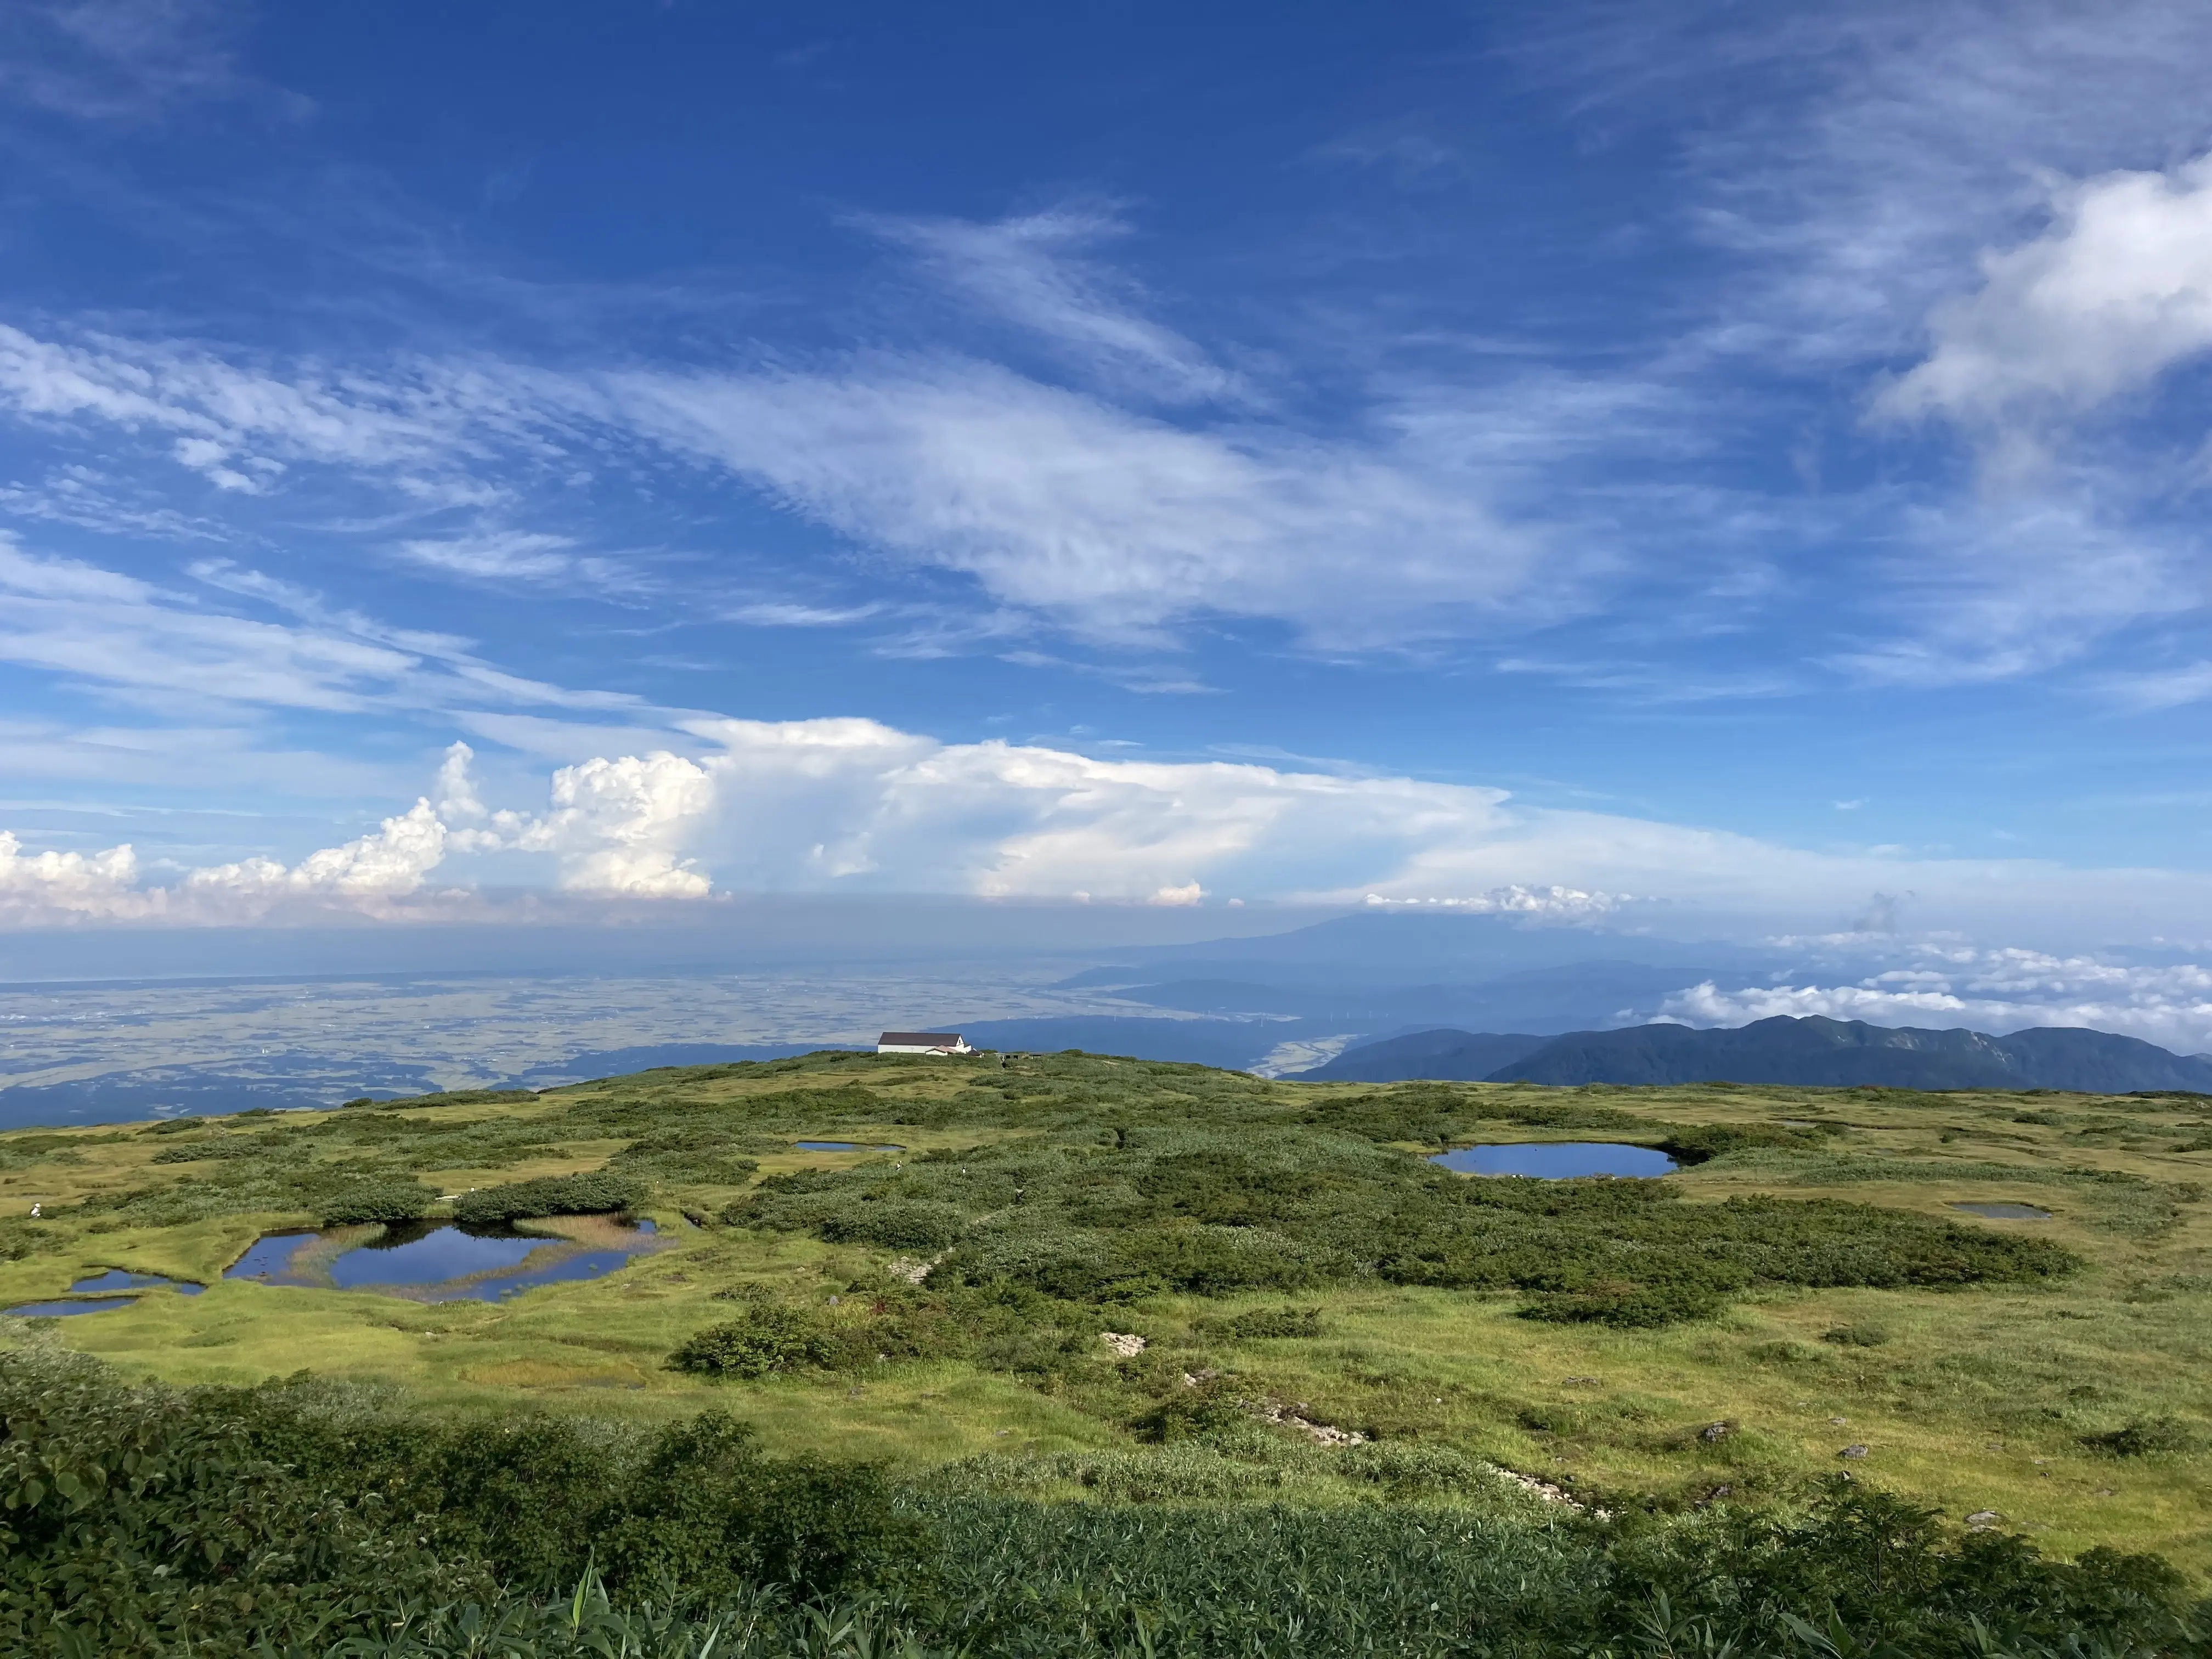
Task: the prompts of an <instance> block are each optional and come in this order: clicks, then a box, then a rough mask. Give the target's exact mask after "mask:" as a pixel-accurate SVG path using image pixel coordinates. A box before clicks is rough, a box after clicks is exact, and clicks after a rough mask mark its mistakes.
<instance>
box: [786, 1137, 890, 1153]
mask: <svg viewBox="0 0 2212 1659" xmlns="http://www.w3.org/2000/svg"><path fill="white" fill-rule="evenodd" d="M791 1144H792V1145H793V1146H796V1147H798V1148H799V1151H800V1152H904V1151H905V1150H906V1148H905V1147H903V1146H862V1145H860V1142H859V1141H857V1140H794V1141H793V1142H792V1143H791Z"/></svg>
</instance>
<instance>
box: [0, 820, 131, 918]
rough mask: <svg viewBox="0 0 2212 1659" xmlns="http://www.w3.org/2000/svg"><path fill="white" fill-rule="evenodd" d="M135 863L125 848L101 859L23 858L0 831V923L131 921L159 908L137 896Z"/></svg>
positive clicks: (65, 856)
mask: <svg viewBox="0 0 2212 1659" xmlns="http://www.w3.org/2000/svg"><path fill="white" fill-rule="evenodd" d="M137 877H138V858H137V854H136V853H134V852H133V851H132V850H131V848H128V847H111V848H107V850H106V851H105V852H100V853H63V852H55V851H51V850H50V851H47V852H43V853H26V852H24V851H23V843H22V842H21V841H19V840H17V839H16V837H15V836H13V835H11V834H9V832H8V831H7V830H4V829H0V919H5V920H9V921H60V920H66V921H76V920H98V921H123V920H135V919H137V918H138V917H141V916H143V915H148V914H149V913H150V912H151V911H153V910H154V909H156V908H159V907H158V902H157V901H156V900H155V899H154V898H153V897H152V896H149V895H146V894H142V893H141V892H139V891H138V890H137Z"/></svg>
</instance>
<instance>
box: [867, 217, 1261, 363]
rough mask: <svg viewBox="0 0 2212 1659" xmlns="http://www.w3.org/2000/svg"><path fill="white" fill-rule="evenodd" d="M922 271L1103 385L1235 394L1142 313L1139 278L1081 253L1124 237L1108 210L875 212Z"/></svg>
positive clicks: (876, 223)
mask: <svg viewBox="0 0 2212 1659" xmlns="http://www.w3.org/2000/svg"><path fill="white" fill-rule="evenodd" d="M863 222H864V223H866V225H867V226H868V227H869V228H872V229H873V230H874V231H875V232H876V233H877V234H879V235H882V236H884V237H885V238H887V239H889V240H892V241H895V242H897V243H899V244H901V245H902V246H905V247H907V248H909V249H911V250H912V251H913V252H915V255H916V256H917V257H918V258H920V260H921V264H922V265H923V268H924V269H925V270H927V271H929V272H930V273H931V274H932V275H933V276H937V277H939V279H940V280H942V281H944V282H945V283H949V284H951V286H953V287H954V288H956V289H959V290H961V291H963V292H964V293H965V294H967V295H969V296H970V297H971V298H972V299H974V300H975V301H976V302H977V303H979V304H980V305H981V306H982V307H984V308H985V309H986V310H987V311H988V312H989V313H991V314H992V315H994V316H995V317H998V318H1000V319H1004V320H1005V321H1007V322H1010V323H1014V324H1018V325H1020V326H1022V327H1024V328H1027V329H1031V330H1034V331H1036V333H1037V334H1039V335H1041V336H1042V337H1044V338H1045V339H1046V340H1047V341H1048V342H1049V343H1052V344H1053V345H1054V347H1056V348H1057V349H1059V350H1060V352H1061V353H1062V354H1063V356H1066V357H1067V358H1070V359H1072V360H1073V362H1075V363H1076V364H1077V365H1078V366H1079V368H1082V369H1083V370H1085V372H1086V373H1087V374H1090V375H1091V377H1092V378H1093V379H1094V380H1097V381H1099V382H1100V383H1102V384H1103V385H1105V386H1109V387H1114V388H1117V389H1121V390H1124V391H1130V392H1137V393H1139V395H1142V396H1146V397H1153V398H1161V399H1164V400H1165V401H1169V402H1182V401H1187V400H1194V399H1207V398H1231V397H1235V396H1237V395H1238V392H1239V387H1238V383H1237V379H1236V377H1235V376H1234V375H1232V374H1229V373H1228V372H1227V371H1226V370H1225V369H1223V368H1219V367H1218V366H1217V365H1215V364H1214V363H1213V362H1212V361H1210V360H1209V359H1208V357H1207V356H1206V353H1205V352H1204V351H1203V350H1202V349H1200V347H1199V346H1198V345H1197V344H1196V343H1194V342H1193V341H1191V340H1188V339H1186V338H1185V337H1183V336H1182V335H1180V334H1177V333H1176V331H1174V330H1172V329H1170V328H1166V327H1164V326H1162V325H1160V324H1158V323H1157V322H1154V321H1153V320H1152V319H1150V318H1148V317H1146V316H1144V315H1143V314H1142V313H1140V312H1139V310H1138V309H1137V306H1136V302H1137V301H1139V299H1140V298H1141V296H1140V295H1137V294H1136V293H1135V292H1134V291H1133V285H1132V284H1131V283H1128V282H1127V280H1126V279H1124V278H1121V277H1120V276H1117V275H1116V273H1115V272H1114V271H1112V270H1110V269H1109V268H1108V267H1105V266H1103V265H1101V264H1097V263H1096V262H1094V261H1091V260H1089V259H1086V258H1083V257H1082V255H1083V253H1084V252H1085V250H1086V249H1088V248H1090V247H1091V246H1096V245H1097V243H1099V242H1101V241H1104V240H1110V239H1112V238H1115V237H1119V236H1124V235H1127V234H1128V227H1127V224H1125V223H1124V222H1122V221H1121V219H1120V218H1119V217H1118V216H1115V214H1113V213H1111V212H1110V211H1107V210H1103V209H1099V208H1095V207H1085V206H1082V205H1068V206H1063V207H1058V208H1054V209H1050V210H1046V211H1044V212H1042V213H1032V214H1027V215H1024V216H1021V217H1018V218H1012V219H1001V220H1000V221H998V222H995V223H992V224H978V223H975V222H972V221H969V220H965V219H870V220H866V221H863Z"/></svg>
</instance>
